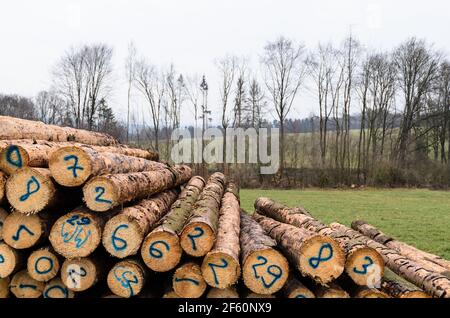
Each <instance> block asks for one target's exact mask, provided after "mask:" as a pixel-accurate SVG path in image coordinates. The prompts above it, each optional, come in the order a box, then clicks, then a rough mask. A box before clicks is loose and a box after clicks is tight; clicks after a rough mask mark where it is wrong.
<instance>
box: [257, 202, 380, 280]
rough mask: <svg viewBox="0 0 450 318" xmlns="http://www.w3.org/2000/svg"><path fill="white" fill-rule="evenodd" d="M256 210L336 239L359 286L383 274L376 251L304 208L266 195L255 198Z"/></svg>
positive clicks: (347, 267) (346, 267)
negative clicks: (290, 206)
mask: <svg viewBox="0 0 450 318" xmlns="http://www.w3.org/2000/svg"><path fill="white" fill-rule="evenodd" d="M255 209H256V211H257V212H258V213H260V214H262V215H265V216H267V217H270V218H272V219H275V220H277V221H278V222H282V223H286V224H290V225H293V226H296V227H299V228H304V229H306V230H309V231H312V232H317V233H318V234H320V235H324V236H328V237H330V238H333V239H334V240H336V241H337V242H338V243H339V245H340V246H341V248H342V249H343V250H344V252H345V254H346V262H345V271H346V273H347V274H348V275H349V277H350V278H351V279H352V280H353V281H354V282H355V283H356V284H357V285H361V286H379V284H380V281H381V278H382V277H383V273H384V261H383V258H382V257H381V256H380V255H379V253H378V252H377V251H375V250H374V249H372V248H369V247H367V246H366V245H365V244H364V243H363V242H361V241H357V240H354V239H352V238H351V237H349V236H348V235H346V234H345V233H343V232H342V231H337V230H334V229H332V228H330V227H329V226H327V225H325V224H324V223H322V222H320V221H318V220H316V219H314V218H313V217H311V216H310V215H309V214H308V215H307V214H304V211H306V210H304V209H301V208H288V207H286V206H284V205H282V204H279V203H276V202H274V201H272V200H271V199H268V198H258V199H256V201H255Z"/></svg>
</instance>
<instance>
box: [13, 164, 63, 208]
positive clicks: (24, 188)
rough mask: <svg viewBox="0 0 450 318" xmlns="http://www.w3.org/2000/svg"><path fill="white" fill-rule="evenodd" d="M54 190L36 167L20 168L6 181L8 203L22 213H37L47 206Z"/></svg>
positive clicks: (51, 201)
mask: <svg viewBox="0 0 450 318" xmlns="http://www.w3.org/2000/svg"><path fill="white" fill-rule="evenodd" d="M55 191H56V190H55V186H54V185H53V182H52V181H51V180H50V178H49V177H48V176H46V175H44V174H42V173H41V172H40V171H39V169H38V168H29V167H25V168H22V169H20V170H18V171H17V172H16V173H14V174H13V175H11V176H10V177H9V179H8V181H7V183H6V197H7V198H8V201H9V203H10V204H11V205H12V206H13V207H14V208H15V209H16V210H17V211H19V212H22V213H37V212H39V211H42V210H44V209H45V208H48V207H49V206H50V204H51V203H53V199H54V196H55Z"/></svg>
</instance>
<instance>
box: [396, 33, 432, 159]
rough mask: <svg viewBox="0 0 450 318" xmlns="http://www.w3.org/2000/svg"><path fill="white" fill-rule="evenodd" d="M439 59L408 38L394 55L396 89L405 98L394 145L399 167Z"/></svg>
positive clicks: (419, 41) (423, 45) (422, 44)
mask: <svg viewBox="0 0 450 318" xmlns="http://www.w3.org/2000/svg"><path fill="white" fill-rule="evenodd" d="M439 60H440V56H439V54H437V53H436V52H434V51H433V49H432V48H431V47H429V46H428V45H427V44H426V43H425V41H423V40H418V39H416V38H411V39H409V40H407V41H406V42H405V43H403V44H401V45H400V46H399V47H398V48H397V49H396V50H395V52H394V61H395V65H396V67H397V70H398V72H399V87H400V89H401V91H402V93H403V97H404V103H405V106H404V110H403V117H402V121H401V125H400V131H399V134H398V141H397V149H398V151H397V153H398V157H397V158H398V164H399V165H401V166H404V165H405V164H406V160H405V159H406V153H407V150H408V146H409V143H410V141H411V140H410V137H411V132H412V130H413V128H414V127H415V126H416V123H417V121H416V120H417V118H418V116H419V114H420V112H421V110H422V109H423V107H424V105H425V97H426V94H427V93H428V92H429V91H430V89H431V88H432V85H433V82H434V81H435V79H436V75H437V74H438V69H439Z"/></svg>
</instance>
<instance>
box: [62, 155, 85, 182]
mask: <svg viewBox="0 0 450 318" xmlns="http://www.w3.org/2000/svg"><path fill="white" fill-rule="evenodd" d="M69 160H73V165H72V166H68V167H67V170H72V175H73V177H74V178H77V177H78V175H77V170H84V168H83V167H82V166H79V165H78V157H77V156H75V155H67V156H65V157H64V161H69Z"/></svg>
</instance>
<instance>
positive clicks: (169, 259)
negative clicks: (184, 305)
mask: <svg viewBox="0 0 450 318" xmlns="http://www.w3.org/2000/svg"><path fill="white" fill-rule="evenodd" d="M204 186H205V180H203V178H202V177H199V176H195V177H192V178H191V179H190V180H189V182H188V183H187V184H186V186H185V187H184V189H183V190H182V191H181V193H180V195H179V197H178V199H177V201H175V203H173V204H172V206H171V208H170V211H169V212H168V213H167V214H166V215H165V216H164V217H163V218H162V219H161V222H160V225H159V226H157V227H156V228H155V229H154V230H152V231H151V233H150V234H148V235H147V237H146V238H145V239H144V242H143V243H142V248H141V256H142V259H143V260H144V263H145V264H146V265H147V266H148V267H149V268H150V269H152V270H154V271H155V272H167V271H170V270H172V269H174V268H175V267H176V266H177V265H178V263H179V262H180V259H181V255H182V252H183V250H182V249H181V245H180V240H179V238H178V235H179V234H180V233H181V231H182V229H183V226H184V224H185V222H186V220H187V218H188V217H189V215H190V213H191V211H192V208H193V206H194V203H195V202H196V201H197V198H198V196H199V195H200V192H201V191H202V190H203V187H204ZM166 244H167V245H166Z"/></svg>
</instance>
